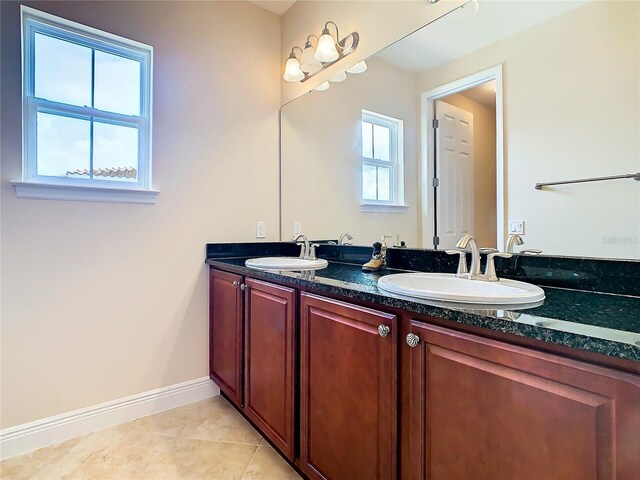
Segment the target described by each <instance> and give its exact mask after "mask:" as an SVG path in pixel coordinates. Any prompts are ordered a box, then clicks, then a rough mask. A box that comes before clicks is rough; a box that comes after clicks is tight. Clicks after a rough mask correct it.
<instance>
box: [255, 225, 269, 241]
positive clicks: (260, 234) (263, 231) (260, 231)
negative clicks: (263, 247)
mask: <svg viewBox="0 0 640 480" xmlns="http://www.w3.org/2000/svg"><path fill="white" fill-rule="evenodd" d="M256 238H267V222H256Z"/></svg>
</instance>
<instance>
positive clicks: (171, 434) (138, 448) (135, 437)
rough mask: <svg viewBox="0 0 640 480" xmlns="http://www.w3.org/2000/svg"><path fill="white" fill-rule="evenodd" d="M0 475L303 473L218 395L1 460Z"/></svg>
mask: <svg viewBox="0 0 640 480" xmlns="http://www.w3.org/2000/svg"><path fill="white" fill-rule="evenodd" d="M0 478H1V479H2V480H10V479H11V480H13V479H44V480H57V479H70V480H87V479H92V480H93V479H100V480H138V479H145V480H146V479H149V480H164V479H193V480H198V479H207V480H297V479H300V478H301V477H300V476H298V474H297V473H296V472H295V471H294V470H293V469H292V468H291V467H290V466H289V465H288V464H287V463H286V462H285V461H284V460H283V459H282V458H281V457H280V455H278V454H277V453H276V452H275V451H274V450H273V448H272V447H271V446H270V445H269V444H268V443H267V442H266V441H265V440H263V439H262V437H261V436H260V434H259V433H258V432H257V431H256V430H255V429H254V428H253V427H252V426H251V425H250V424H249V423H248V422H247V421H246V420H245V419H244V418H243V417H242V415H240V414H239V413H238V412H237V411H236V410H235V409H234V408H233V407H232V406H231V405H230V404H229V403H228V402H227V401H226V400H225V399H224V398H222V397H220V396H218V397H214V398H210V399H207V400H203V401H202V402H198V403H193V404H191V405H186V406H184V407H179V408H175V409H173V410H168V411H166V412H162V413H158V414H156V415H151V416H149V417H145V418H141V419H138V420H134V421H133V422H128V423H125V424H122V425H118V426H117V427H113V428H109V429H107V430H102V431H100V432H95V433H91V434H89V435H85V436H83V437H79V438H74V439H73V440H69V441H67V442H64V443H61V444H59V445H53V446H51V447H46V448H42V449H40V450H36V451H34V452H32V453H30V454H27V455H21V456H19V457H14V458H10V459H8V460H5V461H3V462H1V463H0Z"/></svg>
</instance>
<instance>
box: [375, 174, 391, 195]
mask: <svg viewBox="0 0 640 480" xmlns="http://www.w3.org/2000/svg"><path fill="white" fill-rule="evenodd" d="M390 180H391V169H390V168H387V167H378V200H385V201H390V200H391V191H390V188H389V187H390V185H391V183H390Z"/></svg>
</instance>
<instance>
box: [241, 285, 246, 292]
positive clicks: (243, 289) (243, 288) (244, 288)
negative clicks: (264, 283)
mask: <svg viewBox="0 0 640 480" xmlns="http://www.w3.org/2000/svg"><path fill="white" fill-rule="evenodd" d="M246 289H247V286H246V285H245V284H244V283H242V284H240V290H242V291H243V292H244V291H245V290H246Z"/></svg>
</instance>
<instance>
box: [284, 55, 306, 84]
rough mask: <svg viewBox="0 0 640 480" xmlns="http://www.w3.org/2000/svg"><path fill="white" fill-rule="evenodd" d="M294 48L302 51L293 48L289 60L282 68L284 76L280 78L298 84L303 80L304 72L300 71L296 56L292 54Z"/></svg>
mask: <svg viewBox="0 0 640 480" xmlns="http://www.w3.org/2000/svg"><path fill="white" fill-rule="evenodd" d="M296 48H297V49H299V50H300V51H302V49H301V48H300V47H293V48H292V49H291V53H290V54H289V58H288V59H287V63H286V64H285V66H284V75H283V76H282V78H284V80H285V81H287V82H299V81H300V80H302V79H303V78H304V72H303V71H302V70H301V69H300V62H299V61H298V59H297V58H296V54H295V53H294V52H293V51H294V50H295V49H296Z"/></svg>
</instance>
